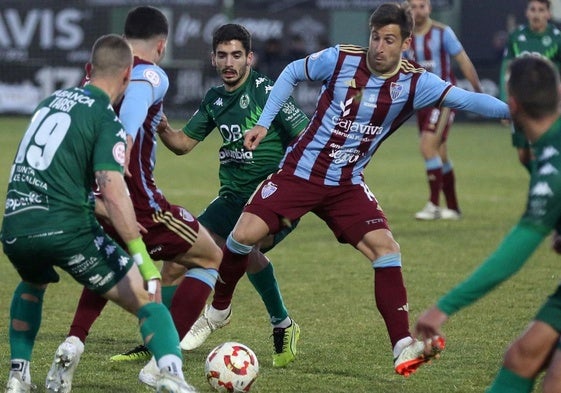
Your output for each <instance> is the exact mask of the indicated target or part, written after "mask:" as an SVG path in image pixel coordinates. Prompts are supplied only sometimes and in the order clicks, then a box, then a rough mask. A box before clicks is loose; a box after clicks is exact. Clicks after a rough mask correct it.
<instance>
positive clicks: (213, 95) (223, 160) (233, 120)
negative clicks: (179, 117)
mask: <svg viewBox="0 0 561 393" xmlns="http://www.w3.org/2000/svg"><path fill="white" fill-rule="evenodd" d="M273 84H274V82H273V81H272V80H270V79H269V78H267V77H266V76H264V75H262V74H260V73H258V72H257V71H255V70H253V69H252V70H250V75H249V77H248V78H247V80H246V81H245V83H244V84H243V85H241V86H240V87H239V88H237V89H236V90H234V91H231V92H230V91H226V89H225V88H224V86H223V85H221V86H216V87H213V88H211V89H210V90H209V91H208V92H207V94H206V96H205V98H204V99H203V101H202V102H201V104H200V106H199V109H198V110H197V112H195V114H194V115H193V117H192V118H191V119H190V120H189V122H188V123H187V124H186V125H185V127H184V128H183V132H184V133H185V134H186V135H187V136H189V137H190V138H193V139H195V140H197V141H202V140H204V139H205V138H206V137H207V136H208V135H209V134H210V133H211V132H212V131H213V130H214V129H215V128H218V131H219V132H220V135H221V136H222V146H221V147H220V150H219V153H218V154H219V160H220V169H219V178H220V191H219V195H232V196H235V197H238V198H243V199H248V198H249V197H250V196H251V194H252V193H253V191H254V190H255V188H256V187H257V185H258V184H259V183H260V182H261V181H263V180H264V179H265V178H266V177H267V176H269V175H270V174H271V173H273V172H275V171H276V170H277V169H278V164H279V161H280V160H281V158H282V157H283V155H284V151H285V149H286V146H287V145H288V143H289V142H291V141H292V140H293V139H294V138H295V137H296V136H297V135H298V134H299V133H300V132H301V131H302V130H304V128H305V127H306V126H307V124H308V117H307V116H306V114H305V113H304V112H302V111H301V110H300V108H299V107H298V106H297V105H296V104H295V103H294V100H293V99H292V97H290V98H289V99H288V101H287V102H286V103H285V104H284V105H283V107H282V109H281V110H280V112H279V114H278V115H277V116H276V117H275V119H274V121H273V122H272V124H271V127H270V128H269V132H268V133H267V136H266V138H265V139H264V140H263V142H261V145H260V146H259V148H258V149H256V150H255V151H251V150H246V149H245V148H244V146H243V141H244V138H243V135H244V132H245V131H246V130H248V129H250V128H251V127H253V126H254V125H255V123H256V122H257V120H258V119H259V116H260V115H261V112H262V111H263V107H264V106H265V103H266V102H267V98H268V96H269V92H270V91H271V89H272V86H273Z"/></svg>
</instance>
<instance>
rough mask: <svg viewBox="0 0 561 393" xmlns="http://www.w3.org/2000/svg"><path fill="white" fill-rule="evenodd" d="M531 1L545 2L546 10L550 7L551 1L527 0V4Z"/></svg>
mask: <svg viewBox="0 0 561 393" xmlns="http://www.w3.org/2000/svg"><path fill="white" fill-rule="evenodd" d="M532 1H537V2H539V3H542V4H545V6H546V7H547V9H548V10H549V9H550V8H551V1H550V0H528V4H530V3H531V2H532Z"/></svg>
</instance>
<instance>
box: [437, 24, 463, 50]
mask: <svg viewBox="0 0 561 393" xmlns="http://www.w3.org/2000/svg"><path fill="white" fill-rule="evenodd" d="M442 40H443V42H442V44H443V45H444V49H445V50H446V53H448V54H449V55H450V56H452V57H454V56H456V55H457V54H459V53H460V52H461V51H463V50H464V47H463V46H462V44H461V42H460V40H459V39H458V37H456V34H455V33H454V31H453V30H452V28H451V27H450V26H446V27H445V28H444V34H443V38H442Z"/></svg>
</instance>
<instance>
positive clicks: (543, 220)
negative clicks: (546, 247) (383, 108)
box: [415, 56, 561, 393]
mask: <svg viewBox="0 0 561 393" xmlns="http://www.w3.org/2000/svg"><path fill="white" fill-rule="evenodd" d="M509 71H510V77H509V80H508V82H507V92H508V104H509V106H510V110H511V113H512V119H513V122H514V125H515V126H516V128H517V129H518V130H521V131H522V132H523V133H524V137H525V138H526V139H527V140H529V141H530V143H531V146H532V150H533V152H534V154H535V157H536V162H535V164H534V166H533V167H532V169H531V172H530V187H529V192H528V202H527V204H526V211H525V212H524V214H523V215H522V217H521V218H520V220H519V221H518V223H517V224H516V225H515V226H514V227H513V228H512V230H511V231H510V232H509V233H508V234H507V235H506V236H505V238H504V239H503V241H502V243H501V244H500V245H499V246H498V248H497V249H496V250H495V252H494V253H493V254H491V255H490V256H489V257H488V258H487V260H485V261H484V262H483V263H482V264H481V265H480V266H479V267H478V268H477V269H476V270H475V271H474V272H473V273H472V275H471V276H470V277H468V278H467V279H466V280H464V281H463V282H462V283H460V284H459V285H457V286H456V287H455V288H453V289H452V290H451V291H449V292H448V293H447V294H446V295H444V296H443V297H442V298H440V300H439V301H438V302H437V303H436V305H435V306H433V307H432V308H431V309H429V310H427V311H426V312H425V313H423V314H422V315H421V316H420V317H419V320H418V321H417V325H416V328H415V330H416V333H417V334H418V335H420V336H421V337H422V338H425V339H429V340H432V339H433V338H434V337H435V336H441V335H442V332H441V327H442V325H443V324H444V323H445V322H446V321H447V320H448V318H449V317H450V316H452V315H453V314H454V313H456V312H458V311H460V310H461V309H463V308H465V307H467V306H469V305H470V304H472V303H474V302H475V301H477V300H479V299H481V298H482V297H483V296H485V295H486V294H487V293H489V292H490V291H491V290H492V289H494V288H496V287H497V286H498V285H499V284H501V283H502V282H504V281H505V280H507V279H508V278H510V277H511V276H512V275H514V274H515V273H516V272H518V270H519V269H520V268H521V267H522V266H523V265H524V263H526V262H527V261H528V259H529V258H530V256H531V255H532V253H533V252H534V251H535V250H536V249H537V248H538V246H539V245H540V244H541V242H542V241H543V239H544V238H545V237H546V236H547V235H548V234H549V233H550V232H551V230H552V229H553V228H555V227H557V229H559V226H560V225H561V197H560V196H561V154H560V152H561V121H559V105H560V99H559V94H560V93H559V91H560V89H561V86H560V84H559V74H558V71H557V70H556V68H555V66H554V65H553V64H552V63H551V62H550V61H548V60H546V59H543V58H539V57H534V56H524V57H519V58H518V59H516V60H514V61H513V62H512V63H511V64H510V66H509ZM560 335H561V286H559V287H557V290H556V291H555V293H553V294H552V295H551V296H550V297H549V298H548V299H547V300H546V301H545V303H544V304H543V305H542V307H541V308H540V310H539V311H538V313H537V314H536V316H535V317H534V320H533V321H532V322H531V323H530V324H529V326H528V327H527V328H526V330H525V331H524V333H522V335H521V336H520V337H519V338H518V339H516V340H515V341H514V342H513V343H512V344H511V345H510V347H509V348H508V350H507V352H506V354H505V356H504V361H503V365H502V367H501V369H500V371H499V373H498V375H497V376H496V377H495V380H494V382H493V383H492V385H491V387H490V388H489V389H488V390H487V392H488V393H507V392H508V393H529V392H532V391H533V385H534V383H535V380H536V378H537V376H538V375H539V373H540V372H541V371H542V370H545V369H547V372H546V376H545V379H544V382H543V391H544V392H547V393H559V392H561V345H560V342H559V337H560Z"/></svg>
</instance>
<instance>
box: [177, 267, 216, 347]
mask: <svg viewBox="0 0 561 393" xmlns="http://www.w3.org/2000/svg"><path fill="white" fill-rule="evenodd" d="M217 278H218V272H217V271H216V270H215V269H203V268H194V269H189V270H188V271H187V273H186V274H185V279H184V280H183V281H182V282H181V284H179V286H178V287H177V290H176V291H175V295H174V296H173V299H172V301H171V307H170V311H171V315H172V317H173V322H174V323H175V327H176V328H177V331H178V333H179V337H185V335H186V334H187V332H188V331H189V330H190V329H191V326H193V324H194V323H195V321H196V320H197V318H198V317H199V315H200V314H201V311H203V309H204V307H205V304H206V300H207V299H208V297H209V295H210V293H211V292H212V290H213V289H214V286H215V284H216V279H217Z"/></svg>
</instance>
